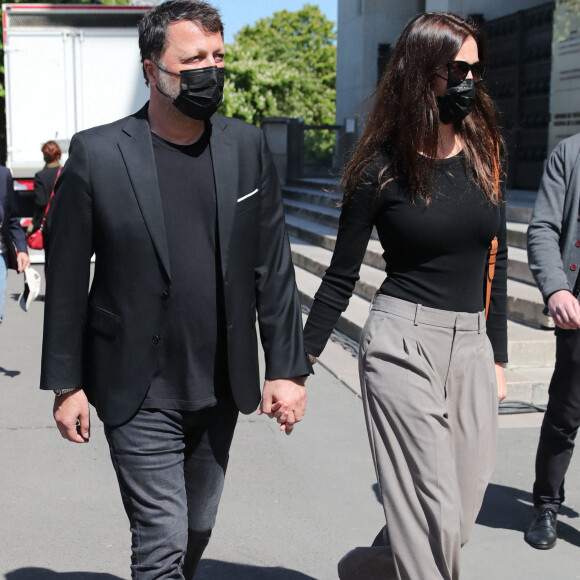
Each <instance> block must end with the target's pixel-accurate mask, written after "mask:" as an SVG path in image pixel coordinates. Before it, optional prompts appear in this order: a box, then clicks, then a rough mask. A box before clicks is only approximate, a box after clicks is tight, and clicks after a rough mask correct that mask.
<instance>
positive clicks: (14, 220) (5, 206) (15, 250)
mask: <svg viewBox="0 0 580 580" xmlns="http://www.w3.org/2000/svg"><path fill="white" fill-rule="evenodd" d="M17 206H18V199H17V198H16V192H15V191H14V187H13V185H12V174H11V173H10V170H9V169H7V168H6V167H3V166H1V165H0V324H1V323H2V317H3V315H4V302H5V300H6V278H7V275H8V269H9V268H13V269H15V270H17V271H18V273H19V274H20V273H22V272H24V270H25V269H26V268H28V266H30V257H29V256H28V246H27V245H26V237H25V235H24V231H23V229H22V227H21V226H20V217H19V216H18V207H17Z"/></svg>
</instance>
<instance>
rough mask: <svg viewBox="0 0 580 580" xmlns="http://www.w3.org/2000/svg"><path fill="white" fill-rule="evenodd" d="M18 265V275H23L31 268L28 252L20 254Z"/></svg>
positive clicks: (17, 258) (17, 260) (17, 257)
mask: <svg viewBox="0 0 580 580" xmlns="http://www.w3.org/2000/svg"><path fill="white" fill-rule="evenodd" d="M16 264H17V266H18V273H19V274H22V272H24V270H26V268H28V267H29V266H30V256H29V255H28V254H27V253H26V252H18V256H16Z"/></svg>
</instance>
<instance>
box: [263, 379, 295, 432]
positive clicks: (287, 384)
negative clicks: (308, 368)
mask: <svg viewBox="0 0 580 580" xmlns="http://www.w3.org/2000/svg"><path fill="white" fill-rule="evenodd" d="M305 381H306V379H305V378H304V377H296V378H293V379H276V380H273V381H265V382H264V391H263V392H262V402H261V403H260V408H259V409H258V415H262V414H265V415H268V417H270V418H276V419H277V421H278V423H280V431H285V432H286V435H290V434H291V433H292V431H293V430H294V425H295V424H296V423H298V421H302V417H303V415H304V412H305V410H306V399H307V396H306V389H305V388H304V383H305Z"/></svg>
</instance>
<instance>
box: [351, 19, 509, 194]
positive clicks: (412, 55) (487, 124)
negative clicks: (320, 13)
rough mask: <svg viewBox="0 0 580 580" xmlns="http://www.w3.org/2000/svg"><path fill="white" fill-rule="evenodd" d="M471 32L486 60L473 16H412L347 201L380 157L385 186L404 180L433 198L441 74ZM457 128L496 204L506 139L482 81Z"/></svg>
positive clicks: (359, 153)
mask: <svg viewBox="0 0 580 580" xmlns="http://www.w3.org/2000/svg"><path fill="white" fill-rule="evenodd" d="M468 36H473V38H474V39H475V41H476V43H477V49H478V54H479V59H480V61H482V62H486V60H487V45H486V42H485V39H484V37H483V35H482V33H481V32H480V31H479V29H478V28H477V27H476V26H475V25H474V24H472V23H471V22H468V21H466V20H463V19H462V18H459V17H458V16H455V15H453V14H447V13H443V12H431V13H426V14H420V15H418V16H415V17H414V18H413V19H412V20H410V21H409V23H408V24H407V26H406V27H405V29H404V30H403V32H402V34H401V36H400V37H399V39H398V40H397V42H396V43H395V46H394V47H393V51H392V55H391V58H390V61H389V64H388V66H387V70H386V71H385V74H384V76H383V78H382V80H381V82H380V84H379V86H378V88H377V90H376V95H375V103H374V106H373V109H372V112H371V114H370V115H369V117H368V120H367V123H366V127H365V130H364V132H363V135H362V137H361V140H360V142H359V144H358V145H357V148H356V150H355V152H354V155H353V157H352V159H351V160H350V162H349V163H348V165H347V166H346V169H345V171H344V174H343V176H342V182H343V185H344V202H347V201H348V200H349V198H350V197H351V196H352V194H353V192H354V191H355V190H356V189H357V187H360V186H361V185H363V184H364V183H365V181H366V180H367V179H368V177H367V176H368V168H369V165H370V164H371V163H373V162H375V163H376V162H377V161H378V163H379V165H380V170H379V175H378V179H379V184H380V185H379V189H382V188H384V186H385V185H386V184H387V183H389V182H390V181H393V180H397V181H400V182H402V183H404V184H405V186H406V187H408V189H409V191H410V195H411V198H412V199H413V200H415V199H417V198H421V199H423V200H424V201H425V202H426V203H429V201H430V199H431V187H430V184H431V178H432V174H433V170H434V167H435V160H436V157H437V145H438V140H439V111H438V108H437V101H436V98H435V95H434V93H433V88H432V84H433V80H434V75H435V72H436V71H437V70H438V69H440V68H441V67H442V66H445V65H446V64H447V62H448V61H450V60H452V59H453V57H454V56H455V55H456V54H457V53H458V52H459V49H460V48H461V46H462V45H463V43H464V41H465V39H466V38H467V37H468ZM455 130H456V132H457V133H458V134H459V136H460V137H461V138H462V140H463V142H464V143H465V147H464V149H463V153H464V155H465V159H466V164H467V169H468V173H469V174H470V175H471V176H472V178H473V179H474V180H475V182H476V183H477V184H478V185H479V186H480V187H481V189H482V190H483V191H484V192H485V195H486V196H487V198H488V199H489V200H490V201H491V202H492V203H495V204H497V203H500V202H501V195H500V191H499V180H500V177H501V176H502V175H503V170H502V158H503V154H504V142H503V139H502V137H501V135H500V132H499V128H498V126H497V122H496V119H495V108H494V105H493V102H492V100H491V98H490V96H489V95H488V94H487V92H486V89H485V86H484V84H483V82H480V83H478V85H477V95H476V99H475V106H474V108H473V110H472V112H471V113H470V114H469V115H468V116H467V117H466V118H465V119H464V120H463V121H461V122H460V123H458V124H457V125H456V126H455ZM419 153H422V154H423V155H420V154H419Z"/></svg>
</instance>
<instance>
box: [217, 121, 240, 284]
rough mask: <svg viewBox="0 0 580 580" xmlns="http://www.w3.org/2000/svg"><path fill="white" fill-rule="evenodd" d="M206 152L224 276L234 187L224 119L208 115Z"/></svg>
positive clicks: (233, 158) (233, 150) (233, 146)
mask: <svg viewBox="0 0 580 580" xmlns="http://www.w3.org/2000/svg"><path fill="white" fill-rule="evenodd" d="M210 151H211V158H212V163H213V173H214V179H215V189H216V198H217V216H218V235H219V241H220V255H221V265H222V274H223V276H224V279H225V275H226V271H227V267H228V258H229V248H230V240H231V235H232V229H233V222H234V216H235V212H236V199H237V189H238V148H237V143H236V142H235V141H234V140H233V139H232V138H231V136H230V135H229V133H228V130H227V119H225V118H224V117H214V118H212V133H211V137H210Z"/></svg>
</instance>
